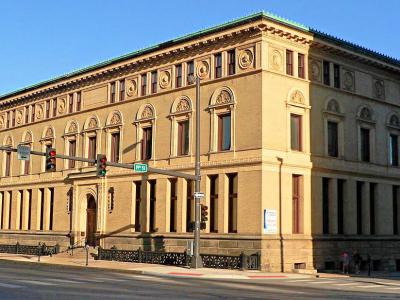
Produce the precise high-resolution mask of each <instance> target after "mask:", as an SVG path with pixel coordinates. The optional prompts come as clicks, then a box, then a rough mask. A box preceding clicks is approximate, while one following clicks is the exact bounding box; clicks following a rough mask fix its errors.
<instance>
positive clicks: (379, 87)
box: [372, 78, 385, 100]
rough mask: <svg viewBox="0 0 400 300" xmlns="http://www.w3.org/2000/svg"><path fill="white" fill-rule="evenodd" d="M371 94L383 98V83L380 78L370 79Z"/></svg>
mask: <svg viewBox="0 0 400 300" xmlns="http://www.w3.org/2000/svg"><path fill="white" fill-rule="evenodd" d="M372 90H373V96H374V97H375V98H378V99H382V100H384V99H385V84H384V81H383V80H382V79H378V78H373V79H372Z"/></svg>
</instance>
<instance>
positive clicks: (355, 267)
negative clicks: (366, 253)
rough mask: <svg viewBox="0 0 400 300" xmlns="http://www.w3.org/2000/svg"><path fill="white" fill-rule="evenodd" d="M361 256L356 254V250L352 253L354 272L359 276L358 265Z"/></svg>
mask: <svg viewBox="0 0 400 300" xmlns="http://www.w3.org/2000/svg"><path fill="white" fill-rule="evenodd" d="M361 260H362V259H361V255H360V254H359V253H358V251H357V250H354V252H353V261H354V272H355V273H356V274H360V265H361Z"/></svg>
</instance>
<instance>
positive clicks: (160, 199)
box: [155, 178, 171, 233]
mask: <svg viewBox="0 0 400 300" xmlns="http://www.w3.org/2000/svg"><path fill="white" fill-rule="evenodd" d="M170 195H171V190H170V184H169V180H168V179H167V178H161V179H158V180H157V185H156V207H155V228H156V229H157V232H163V233H164V232H167V224H168V225H169V219H170V214H169V212H170V203H171V201H170ZM167 208H168V209H167Z"/></svg>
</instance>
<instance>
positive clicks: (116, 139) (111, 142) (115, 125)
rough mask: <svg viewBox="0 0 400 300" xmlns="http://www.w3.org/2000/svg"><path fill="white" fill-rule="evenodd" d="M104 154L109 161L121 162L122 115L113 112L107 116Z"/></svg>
mask: <svg viewBox="0 0 400 300" xmlns="http://www.w3.org/2000/svg"><path fill="white" fill-rule="evenodd" d="M105 130H106V135H107V142H106V153H107V157H108V160H109V161H112V162H121V160H122V147H121V141H122V114H121V113H120V112H119V111H114V112H112V113H110V114H109V115H108V118H107V121H106V128H105Z"/></svg>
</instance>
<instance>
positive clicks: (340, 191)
mask: <svg viewBox="0 0 400 300" xmlns="http://www.w3.org/2000/svg"><path fill="white" fill-rule="evenodd" d="M344 184H345V180H344V179H338V181H337V209H338V215H337V222H338V234H343V233H344V232H343V226H344V206H343V202H344Z"/></svg>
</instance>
